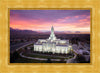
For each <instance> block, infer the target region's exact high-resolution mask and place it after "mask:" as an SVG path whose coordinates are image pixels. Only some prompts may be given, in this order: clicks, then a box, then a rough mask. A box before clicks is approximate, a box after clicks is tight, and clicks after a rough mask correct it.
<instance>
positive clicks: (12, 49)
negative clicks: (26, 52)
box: [10, 41, 34, 53]
mask: <svg viewBox="0 0 100 73" xmlns="http://www.w3.org/2000/svg"><path fill="white" fill-rule="evenodd" d="M32 43H34V42H33V41H30V42H25V43H19V44H16V45H11V46H10V52H12V53H13V52H14V51H15V50H16V49H19V48H21V47H23V46H27V45H29V44H32Z"/></svg>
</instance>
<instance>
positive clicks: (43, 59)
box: [20, 53, 66, 61]
mask: <svg viewBox="0 0 100 73" xmlns="http://www.w3.org/2000/svg"><path fill="white" fill-rule="evenodd" d="M20 56H21V57H23V58H27V59H34V60H42V61H47V59H45V58H34V57H28V56H24V55H22V53H20ZM51 61H61V59H51ZM64 61H66V59H65V60H64Z"/></svg>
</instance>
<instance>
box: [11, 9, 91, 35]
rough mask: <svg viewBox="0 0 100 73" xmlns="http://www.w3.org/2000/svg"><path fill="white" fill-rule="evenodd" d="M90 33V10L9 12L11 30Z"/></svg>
mask: <svg viewBox="0 0 100 73" xmlns="http://www.w3.org/2000/svg"><path fill="white" fill-rule="evenodd" d="M52 25H53V27H54V29H55V31H63V32H81V33H89V32H90V10H10V27H11V28H13V29H21V30H33V31H38V32H46V31H50V29H51V26H52Z"/></svg>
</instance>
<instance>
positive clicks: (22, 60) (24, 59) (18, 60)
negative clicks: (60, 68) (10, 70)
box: [14, 57, 66, 63]
mask: <svg viewBox="0 0 100 73" xmlns="http://www.w3.org/2000/svg"><path fill="white" fill-rule="evenodd" d="M14 63H48V61H40V60H33V59H26V58H22V57H19V58H18V59H17V60H16V61H15V62H14ZM52 63H66V62H60V61H52Z"/></svg>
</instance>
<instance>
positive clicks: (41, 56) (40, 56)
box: [23, 53, 72, 59]
mask: <svg viewBox="0 0 100 73" xmlns="http://www.w3.org/2000/svg"><path fill="white" fill-rule="evenodd" d="M23 55H24V56H28V57H34V58H46V59H48V58H49V59H68V58H72V56H69V57H66V58H63V57H55V56H47V55H36V54H34V55H33V54H27V53H23Z"/></svg>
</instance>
